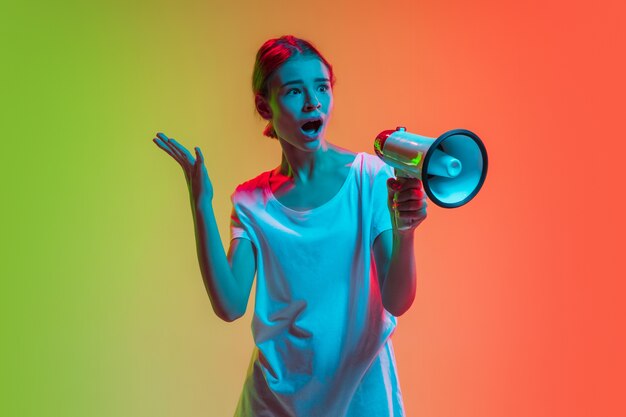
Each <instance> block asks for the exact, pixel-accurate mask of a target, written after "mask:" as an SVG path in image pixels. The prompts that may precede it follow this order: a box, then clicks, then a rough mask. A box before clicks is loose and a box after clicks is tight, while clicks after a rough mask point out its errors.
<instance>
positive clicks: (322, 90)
mask: <svg viewBox="0 0 626 417" xmlns="http://www.w3.org/2000/svg"><path fill="white" fill-rule="evenodd" d="M329 89H330V87H329V86H328V85H327V84H323V85H320V87H319V90H320V91H321V92H323V93H325V92H326V91H328V90H329Z"/></svg>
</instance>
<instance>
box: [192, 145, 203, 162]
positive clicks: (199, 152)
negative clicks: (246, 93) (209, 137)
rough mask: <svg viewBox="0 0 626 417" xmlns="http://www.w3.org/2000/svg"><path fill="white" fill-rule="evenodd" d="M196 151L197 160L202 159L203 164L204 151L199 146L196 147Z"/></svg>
mask: <svg viewBox="0 0 626 417" xmlns="http://www.w3.org/2000/svg"><path fill="white" fill-rule="evenodd" d="M194 149H195V151H196V162H198V161H200V163H201V164H203V163H204V155H202V151H201V150H200V147H199V146H196V147H195V148H194Z"/></svg>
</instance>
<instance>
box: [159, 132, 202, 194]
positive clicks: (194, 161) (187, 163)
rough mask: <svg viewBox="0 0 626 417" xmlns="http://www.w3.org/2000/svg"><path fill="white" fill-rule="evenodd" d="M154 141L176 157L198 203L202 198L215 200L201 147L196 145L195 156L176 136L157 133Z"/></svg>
mask: <svg viewBox="0 0 626 417" xmlns="http://www.w3.org/2000/svg"><path fill="white" fill-rule="evenodd" d="M152 141H153V142H154V143H156V144H157V146H158V147H159V148H161V149H163V150H164V151H165V152H167V154H168V155H170V156H171V157H172V158H174V159H175V160H176V161H177V162H178V163H179V164H180V166H181V167H182V168H183V172H184V173H185V179H186V180H187V187H188V188H189V192H190V193H191V196H192V198H193V199H194V201H195V202H196V203H197V202H199V201H201V200H207V201H211V200H213V185H212V184H211V180H209V174H208V172H207V170H206V166H205V165H204V156H203V155H202V151H201V150H200V147H198V146H196V147H195V148H194V150H195V151H196V157H195V158H194V157H193V156H192V155H191V153H190V152H189V151H188V150H187V148H185V147H184V146H183V145H181V144H180V143H178V142H177V141H176V140H174V138H168V137H167V136H166V135H165V134H164V133H161V132H159V133H157V135H156V137H155V138H154V139H152Z"/></svg>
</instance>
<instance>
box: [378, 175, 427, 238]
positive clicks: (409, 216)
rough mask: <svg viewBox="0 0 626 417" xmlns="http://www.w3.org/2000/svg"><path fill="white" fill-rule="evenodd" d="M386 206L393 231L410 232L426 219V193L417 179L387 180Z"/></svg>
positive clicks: (400, 178)
mask: <svg viewBox="0 0 626 417" xmlns="http://www.w3.org/2000/svg"><path fill="white" fill-rule="evenodd" d="M387 190H388V191H389V198H388V200H387V204H388V206H389V212H390V213H391V221H392V223H393V228H394V230H395V231H400V232H402V233H407V232H412V231H414V230H415V228H416V227H417V226H419V224H420V223H421V222H423V221H424V219H425V218H426V193H425V192H424V188H423V187H422V182H421V181H420V180H419V179H417V178H405V177H398V178H389V179H388V180H387Z"/></svg>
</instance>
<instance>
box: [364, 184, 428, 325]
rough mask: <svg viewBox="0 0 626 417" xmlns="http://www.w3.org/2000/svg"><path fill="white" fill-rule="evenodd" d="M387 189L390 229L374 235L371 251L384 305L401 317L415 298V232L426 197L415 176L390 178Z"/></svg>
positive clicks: (423, 215)
mask: <svg viewBox="0 0 626 417" xmlns="http://www.w3.org/2000/svg"><path fill="white" fill-rule="evenodd" d="M387 188H388V192H389V195H388V200H387V201H388V206H389V211H390V215H391V221H392V226H393V229H392V230H387V231H384V232H382V233H381V234H380V235H379V236H378V237H377V238H376V240H375V241H374V246H373V250H374V259H375V262H376V270H377V271H378V276H379V281H380V282H381V293H382V302H383V306H384V307H385V309H386V310H387V311H389V312H390V313H391V314H393V315H394V316H401V315H402V314H404V313H405V312H406V311H407V310H408V309H409V308H410V307H411V304H413V300H414V299H415V291H416V287H417V274H416V268H415V254H414V235H415V229H416V228H417V226H419V224H420V223H421V222H422V221H424V219H425V218H426V196H425V194H424V190H423V188H422V184H421V181H419V180H418V179H415V178H402V177H400V178H398V179H394V178H390V179H389V181H387Z"/></svg>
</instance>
